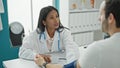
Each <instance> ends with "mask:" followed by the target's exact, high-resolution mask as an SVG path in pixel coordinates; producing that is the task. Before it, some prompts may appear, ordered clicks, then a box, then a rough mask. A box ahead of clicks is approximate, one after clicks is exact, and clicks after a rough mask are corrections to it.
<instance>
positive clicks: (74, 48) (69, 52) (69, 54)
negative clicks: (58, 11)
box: [63, 30, 79, 63]
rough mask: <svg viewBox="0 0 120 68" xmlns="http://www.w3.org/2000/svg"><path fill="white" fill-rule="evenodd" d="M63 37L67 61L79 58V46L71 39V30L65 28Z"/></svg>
mask: <svg viewBox="0 0 120 68" xmlns="http://www.w3.org/2000/svg"><path fill="white" fill-rule="evenodd" d="M63 37H64V38H63V42H64V45H65V48H66V58H67V63H71V62H73V61H75V60H77V59H78V58H79V47H78V45H77V44H76V43H75V42H74V41H73V38H72V35H71V32H70V31H69V30H65V31H64V32H63Z"/></svg>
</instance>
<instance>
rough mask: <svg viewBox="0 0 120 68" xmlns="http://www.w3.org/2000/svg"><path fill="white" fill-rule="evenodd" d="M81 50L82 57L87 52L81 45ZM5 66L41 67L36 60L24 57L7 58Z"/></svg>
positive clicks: (10, 67)
mask: <svg viewBox="0 0 120 68" xmlns="http://www.w3.org/2000/svg"><path fill="white" fill-rule="evenodd" d="M79 50H80V57H81V56H82V55H83V53H84V52H85V51H84V50H85V48H84V47H79ZM3 66H4V67H5V68H40V67H39V66H37V65H36V64H35V62H34V61H29V60H24V59H20V58H18V59H13V60H7V61H3Z"/></svg>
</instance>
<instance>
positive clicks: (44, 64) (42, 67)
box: [40, 62, 48, 68]
mask: <svg viewBox="0 0 120 68" xmlns="http://www.w3.org/2000/svg"><path fill="white" fill-rule="evenodd" d="M47 64H48V63H47V62H46V63H43V65H42V66H40V67H41V68H47V67H46V65H47Z"/></svg>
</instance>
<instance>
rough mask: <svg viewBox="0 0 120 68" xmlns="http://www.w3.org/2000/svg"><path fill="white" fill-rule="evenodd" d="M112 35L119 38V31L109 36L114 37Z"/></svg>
mask: <svg viewBox="0 0 120 68" xmlns="http://www.w3.org/2000/svg"><path fill="white" fill-rule="evenodd" d="M114 37H117V38H120V32H117V33H114V34H113V35H112V36H111V38H114Z"/></svg>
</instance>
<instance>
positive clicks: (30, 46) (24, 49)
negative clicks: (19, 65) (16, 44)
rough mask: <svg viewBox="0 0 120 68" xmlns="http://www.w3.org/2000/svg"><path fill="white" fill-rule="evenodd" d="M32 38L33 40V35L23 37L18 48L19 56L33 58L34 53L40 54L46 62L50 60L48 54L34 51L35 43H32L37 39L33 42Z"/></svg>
mask: <svg viewBox="0 0 120 68" xmlns="http://www.w3.org/2000/svg"><path fill="white" fill-rule="evenodd" d="M31 38H32V40H31ZM33 40H34V37H33V36H27V37H25V38H24V39H23V44H22V46H21V47H20V49H19V57H20V58H22V59H27V60H34V59H35V56H36V55H40V56H42V57H43V58H44V59H45V61H46V62H51V59H50V56H49V55H44V54H39V53H38V52H37V51H36V49H35V46H36V45H37V44H34V43H37V42H35V41H37V40H35V41H34V42H33Z"/></svg>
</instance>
